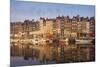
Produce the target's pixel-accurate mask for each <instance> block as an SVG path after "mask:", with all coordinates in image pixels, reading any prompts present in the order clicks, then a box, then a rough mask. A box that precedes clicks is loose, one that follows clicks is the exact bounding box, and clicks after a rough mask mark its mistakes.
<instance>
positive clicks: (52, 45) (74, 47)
mask: <svg viewBox="0 0 100 67" xmlns="http://www.w3.org/2000/svg"><path fill="white" fill-rule="evenodd" d="M16 56H18V57H23V59H24V60H27V61H28V60H29V59H32V60H34V61H39V62H40V63H39V64H48V63H50V62H51V63H52V62H54V63H70V62H85V61H95V45H94V44H93V43H90V44H80V43H78V42H75V41H74V40H73V41H70V42H68V41H67V42H64V41H62V40H61V41H59V40H58V39H55V40H52V42H49V41H46V44H38V45H34V44H31V43H27V44H24V45H23V44H20V46H19V45H13V46H11V58H12V57H16Z"/></svg>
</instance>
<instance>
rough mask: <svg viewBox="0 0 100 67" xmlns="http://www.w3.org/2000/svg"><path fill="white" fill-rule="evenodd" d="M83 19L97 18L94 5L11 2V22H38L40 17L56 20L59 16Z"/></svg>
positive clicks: (13, 0) (12, 0)
mask: <svg viewBox="0 0 100 67" xmlns="http://www.w3.org/2000/svg"><path fill="white" fill-rule="evenodd" d="M76 15H80V16H83V17H87V16H88V17H93V16H95V6H93V5H79V4H78V5H75V4H58V3H43V2H26V1H16V0H11V3H10V21H11V22H16V21H24V20H25V19H29V20H32V19H35V20H38V19H39V18H40V17H44V18H55V17H57V16H70V17H73V16H76Z"/></svg>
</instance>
